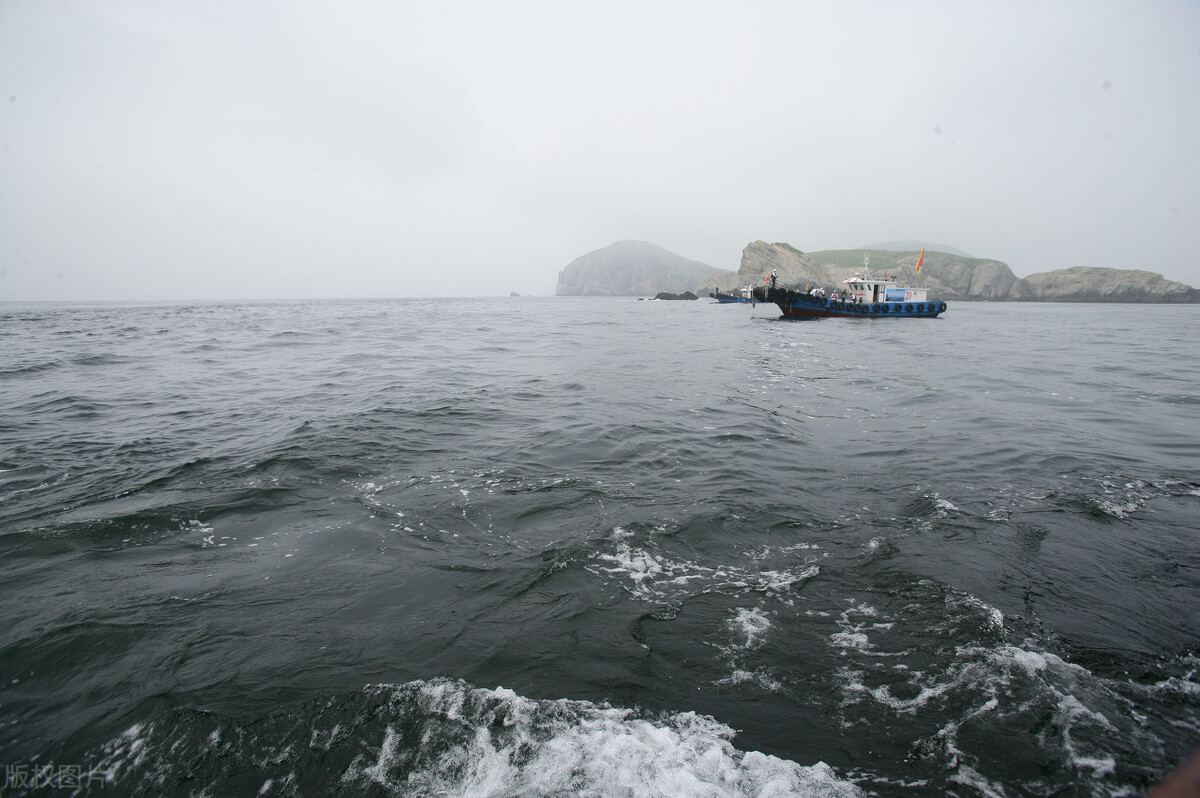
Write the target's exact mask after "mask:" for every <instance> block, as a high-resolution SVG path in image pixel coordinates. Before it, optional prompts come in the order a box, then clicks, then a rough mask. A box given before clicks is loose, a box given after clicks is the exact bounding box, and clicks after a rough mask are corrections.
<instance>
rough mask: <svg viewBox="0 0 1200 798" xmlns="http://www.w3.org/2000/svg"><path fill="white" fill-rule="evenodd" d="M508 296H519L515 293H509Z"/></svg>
mask: <svg viewBox="0 0 1200 798" xmlns="http://www.w3.org/2000/svg"><path fill="white" fill-rule="evenodd" d="M508 295H509V296H520V294H518V293H517V292H516V291H509V292H508Z"/></svg>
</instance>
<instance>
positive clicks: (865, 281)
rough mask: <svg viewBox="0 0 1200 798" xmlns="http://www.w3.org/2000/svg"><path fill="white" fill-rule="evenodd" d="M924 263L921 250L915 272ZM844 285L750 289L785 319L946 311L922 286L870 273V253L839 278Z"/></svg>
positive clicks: (927, 316) (934, 314) (886, 316)
mask: <svg viewBox="0 0 1200 798" xmlns="http://www.w3.org/2000/svg"><path fill="white" fill-rule="evenodd" d="M924 263H925V250H921V257H920V258H919V259H918V260H917V274H920V273H921V266H922V265H924ZM842 282H843V283H844V284H845V286H846V288H845V289H844V290H843V291H841V292H840V293H839V292H837V291H835V292H833V294H832V295H831V296H828V297H827V296H825V295H824V291H823V290H822V289H818V288H814V289H812V290H809V291H796V290H794V289H790V288H773V287H769V286H760V287H758V288H755V289H754V292H753V293H754V299H755V300H756V301H758V302H773V303H775V304H776V305H778V306H779V309H780V310H781V311H783V315H784V316H785V317H787V318H789V319H813V318H823V317H829V316H833V317H838V318H847V317H849V318H864V317H865V318H872V319H891V318H902V319H904V318H909V319H911V318H917V319H933V318H937V317H938V316H939V315H941V314H942V313H945V312H946V303H945V302H942V301H940V300H937V299H930V298H929V296H928V293H929V292H928V290H927V289H925V288H909V287H907V286H902V285H900V283H899V282H897V281H896V280H895V279H889V278H888V276H887V273H886V272H885V273H884V275H883V278H882V279H880V278H877V277H873V276H872V275H871V256H870V254H868V255H867V256H866V258H864V259H863V271H862V273H861V274H856V275H854V276H853V277H850V278H848V279H846V280H843V281H842Z"/></svg>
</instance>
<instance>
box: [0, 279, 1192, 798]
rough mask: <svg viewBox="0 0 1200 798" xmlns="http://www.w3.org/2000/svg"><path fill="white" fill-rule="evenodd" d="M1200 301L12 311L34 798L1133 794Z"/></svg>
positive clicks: (1187, 634)
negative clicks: (791, 316) (927, 312)
mask: <svg viewBox="0 0 1200 798" xmlns="http://www.w3.org/2000/svg"><path fill="white" fill-rule="evenodd" d="M1197 341H1200V306H1196V305H1174V306H1171V305H1099V304H1041V303H986V302H970V303H968V302H952V303H950V306H949V309H948V311H947V312H946V313H945V314H944V315H943V316H942V317H941V318H938V319H860V318H852V319H818V320H811V321H789V320H785V319H782V318H780V314H779V309H778V308H777V307H775V306H774V305H762V304H759V305H754V306H750V305H718V304H715V303H713V302H712V301H711V300H708V299H702V300H699V301H653V300H651V301H644V300H638V299H634V298H587V297H507V298H470V297H451V298H442V299H395V300H362V301H279V302H187V303H183V302H180V303H157V304H147V303H141V304H137V303H127V304H18V303H6V304H4V305H0V611H2V617H3V619H4V621H3V624H2V626H0V763H2V764H3V766H4V775H5V786H4V789H3V791H2V793H3V795H6V796H7V795H26V794H28V795H43V794H45V795H95V796H130V795H132V796H142V795H147V796H151V795H152V796H159V795H166V796H176V795H178V796H184V795H187V796H193V795H195V796H225V795H230V796H242V795H245V796H257V795H261V796H291V795H298V796H324V795H354V796H358V795H377V796H384V795H414V796H435V795H436V796H441V795H450V796H576V795H580V796H784V795H800V796H871V795H875V796H916V795H955V796H1025V795H1037V796H1040V795H1068V796H1073V795H1080V796H1124V795H1139V794H1142V793H1144V792H1145V791H1146V790H1147V789H1149V788H1150V787H1152V786H1153V785H1155V784H1156V783H1158V782H1160V781H1161V780H1162V779H1163V778H1164V777H1165V776H1166V775H1167V774H1168V773H1169V772H1170V771H1172V769H1173V768H1175V767H1176V766H1177V765H1178V764H1179V763H1180V762H1181V761H1183V760H1184V759H1186V758H1187V757H1188V756H1189V755H1190V754H1191V753H1192V752H1193V751H1194V750H1196V748H1197V747H1198V746H1200V357H1197V348H1196V347H1197V343H1196V342H1197Z"/></svg>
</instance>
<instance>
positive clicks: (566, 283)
mask: <svg viewBox="0 0 1200 798" xmlns="http://www.w3.org/2000/svg"><path fill="white" fill-rule="evenodd" d="M721 275H724V276H725V277H726V279H730V278H732V277H733V273H732V272H729V271H725V270H721V269H716V268H714V267H712V266H709V265H708V264H705V263H700V262H699V261H694V260H688V259H687V258H685V257H683V256H681V255H676V254H675V253H674V252H670V251H669V250H666V249H663V248H662V247H660V246H658V245H656V244H651V243H650V242H648V241H618V242H616V243H614V244H610V245H609V246H607V247H604V248H603V249H597V250H594V251H592V252H589V253H587V254H586V255H581V256H580V257H578V258H576V259H575V260H573V261H571V262H570V263H569V264H567V266H566V268H564V269H563V270H562V271H561V272H559V274H558V287H557V288H556V289H555V292H554V293H555V294H556V295H557V296H652V295H654V294H657V293H659V292H660V291H666V292H668V293H675V294H678V293H682V292H685V291H698V290H701V288H702V287H703V286H706V285H707V284H708V281H712V280H714V279H715V278H717V277H718V276H721Z"/></svg>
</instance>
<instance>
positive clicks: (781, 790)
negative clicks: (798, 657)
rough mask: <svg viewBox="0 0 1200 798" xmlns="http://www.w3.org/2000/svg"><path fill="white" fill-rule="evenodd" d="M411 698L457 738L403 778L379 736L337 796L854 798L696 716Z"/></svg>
mask: <svg viewBox="0 0 1200 798" xmlns="http://www.w3.org/2000/svg"><path fill="white" fill-rule="evenodd" d="M414 684H418V683H414ZM413 686H414V685H409V686H406V687H405V688H386V687H381V688H379V689H412V687H413ZM419 689H420V696H419V699H418V703H419V704H420V706H421V708H422V710H423V711H424V712H426V713H428V714H429V715H430V716H431V717H436V716H441V717H443V718H445V719H446V720H450V721H454V722H456V723H457V724H463V725H465V726H466V728H465V729H464V734H462V735H461V736H460V737H459V739H458V741H457V742H455V743H454V744H453V745H449V746H446V747H445V748H443V749H440V750H438V751H436V752H435V753H436V756H428V757H426V758H425V761H428V762H429V765H428V766H424V767H418V768H416V769H406V768H404V767H402V764H403V763H402V759H403V757H404V756H405V755H408V756H409V757H410V758H411V754H412V752H403V751H401V750H400V744H399V742H398V740H399V735H398V734H397V732H396V731H395V729H394V728H393V727H392V726H388V728H387V730H386V732H385V733H384V738H383V740H382V741H381V742H380V745H379V748H378V755H377V757H375V758H374V760H372V761H365V760H359V761H356V762H355V763H354V764H352V765H351V767H350V768H349V769H347V771H346V772H345V774H344V776H343V778H342V783H343V785H344V786H346V787H347V788H349V789H367V788H369V785H378V786H380V787H383V788H384V789H385V790H388V791H395V792H397V793H402V794H421V795H460V796H468V795H470V796H485V795H488V796H490V795H595V796H643V795H662V796H666V795H670V796H772V797H773V796H785V795H801V796H803V795H823V796H857V795H861V794H862V793H861V791H860V790H859V789H858V788H857V786H856V785H854V784H853V783H852V782H850V781H847V780H844V779H842V778H839V777H838V775H837V773H836V772H835V771H834V770H833V769H832V768H830V767H829V766H828V765H825V764H824V763H820V762H818V763H816V764H814V765H810V766H803V765H800V764H798V763H796V762H792V761H789V760H784V759H779V758H777V757H774V756H769V755H767V754H762V753H758V752H754V751H750V752H742V751H739V750H738V749H736V748H734V747H733V745H732V744H731V743H730V740H731V739H732V737H733V730H732V729H730V728H729V727H728V726H725V725H724V724H721V723H719V722H718V721H716V720H714V719H712V718H710V717H707V716H703V715H697V714H695V713H690V712H688V713H678V714H675V715H671V716H669V717H665V718H663V719H661V720H649V719H645V718H640V717H637V716H636V715H635V714H634V713H633V712H632V711H630V710H627V709H620V708H611V707H605V706H597V705H594V704H591V703H588V702H574V701H564V700H560V701H531V700H529V699H526V698H523V697H521V696H518V695H516V694H515V693H513V692H512V691H510V690H501V689H497V690H478V689H472V688H470V687H468V686H466V685H463V684H462V683H461V682H449V681H445V680H441V681H435V682H430V683H426V684H423V685H422V686H420V688H419ZM427 739H432V738H428V737H427Z"/></svg>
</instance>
